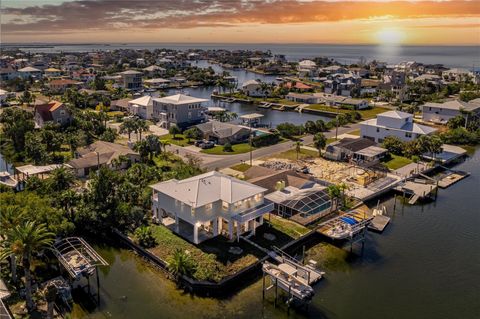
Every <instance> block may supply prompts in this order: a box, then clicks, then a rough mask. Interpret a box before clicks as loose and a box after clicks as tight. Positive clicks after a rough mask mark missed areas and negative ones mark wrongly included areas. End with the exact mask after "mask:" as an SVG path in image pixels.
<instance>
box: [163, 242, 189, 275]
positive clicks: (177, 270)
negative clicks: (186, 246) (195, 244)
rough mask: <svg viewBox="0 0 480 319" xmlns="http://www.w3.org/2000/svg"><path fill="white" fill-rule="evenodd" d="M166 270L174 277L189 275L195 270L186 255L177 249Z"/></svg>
mask: <svg viewBox="0 0 480 319" xmlns="http://www.w3.org/2000/svg"><path fill="white" fill-rule="evenodd" d="M168 269H169V270H170V272H171V273H172V274H173V275H174V276H175V277H178V276H180V275H189V274H191V273H192V272H193V271H194V269H195V265H194V262H193V260H192V258H191V257H190V255H188V253H186V252H185V251H183V250H182V249H180V248H177V249H176V250H175V252H174V253H173V255H172V256H171V257H170V259H169V261H168Z"/></svg>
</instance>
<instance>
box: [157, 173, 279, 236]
mask: <svg viewBox="0 0 480 319" xmlns="http://www.w3.org/2000/svg"><path fill="white" fill-rule="evenodd" d="M150 187H151V188H152V189H153V197H152V211H153V216H154V218H156V219H158V220H161V221H162V222H163V223H164V224H165V225H169V227H170V228H171V229H172V230H173V231H175V232H176V233H178V234H179V235H180V236H182V237H184V238H186V239H188V240H190V241H192V242H193V243H195V244H198V243H200V242H202V241H204V240H206V239H209V238H212V237H215V236H218V235H225V236H227V237H228V238H230V239H232V240H233V239H234V238H237V240H238V238H239V236H240V235H242V234H244V233H247V232H253V233H254V232H255V229H256V228H257V227H258V226H260V225H262V224H263V216H264V215H265V214H267V213H270V212H271V211H272V210H273V204H272V203H270V202H266V201H265V200H264V193H265V191H267V189H265V188H263V187H260V186H257V185H254V184H251V183H249V182H245V181H242V180H239V179H236V178H234V177H231V176H228V175H224V174H222V173H219V172H216V171H212V172H208V173H205V174H201V175H198V176H194V177H191V178H187V179H184V180H176V179H172V180H169V181H166V182H161V183H157V184H154V185H151V186H150Z"/></svg>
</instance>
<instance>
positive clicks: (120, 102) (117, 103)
mask: <svg viewBox="0 0 480 319" xmlns="http://www.w3.org/2000/svg"><path fill="white" fill-rule="evenodd" d="M128 102H130V99H129V98H125V99H120V100H114V101H112V102H110V106H116V107H119V108H127V107H128Z"/></svg>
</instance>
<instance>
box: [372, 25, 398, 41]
mask: <svg viewBox="0 0 480 319" xmlns="http://www.w3.org/2000/svg"><path fill="white" fill-rule="evenodd" d="M375 38H376V40H377V41H378V43H380V44H400V43H402V42H403V41H404V40H405V32H403V31H402V30H399V29H392V28H385V29H381V30H378V31H377V33H375Z"/></svg>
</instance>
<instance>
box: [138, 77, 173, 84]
mask: <svg viewBox="0 0 480 319" xmlns="http://www.w3.org/2000/svg"><path fill="white" fill-rule="evenodd" d="M143 82H145V83H170V80H167V79H162V78H155V79H148V80H145V81H143Z"/></svg>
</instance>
